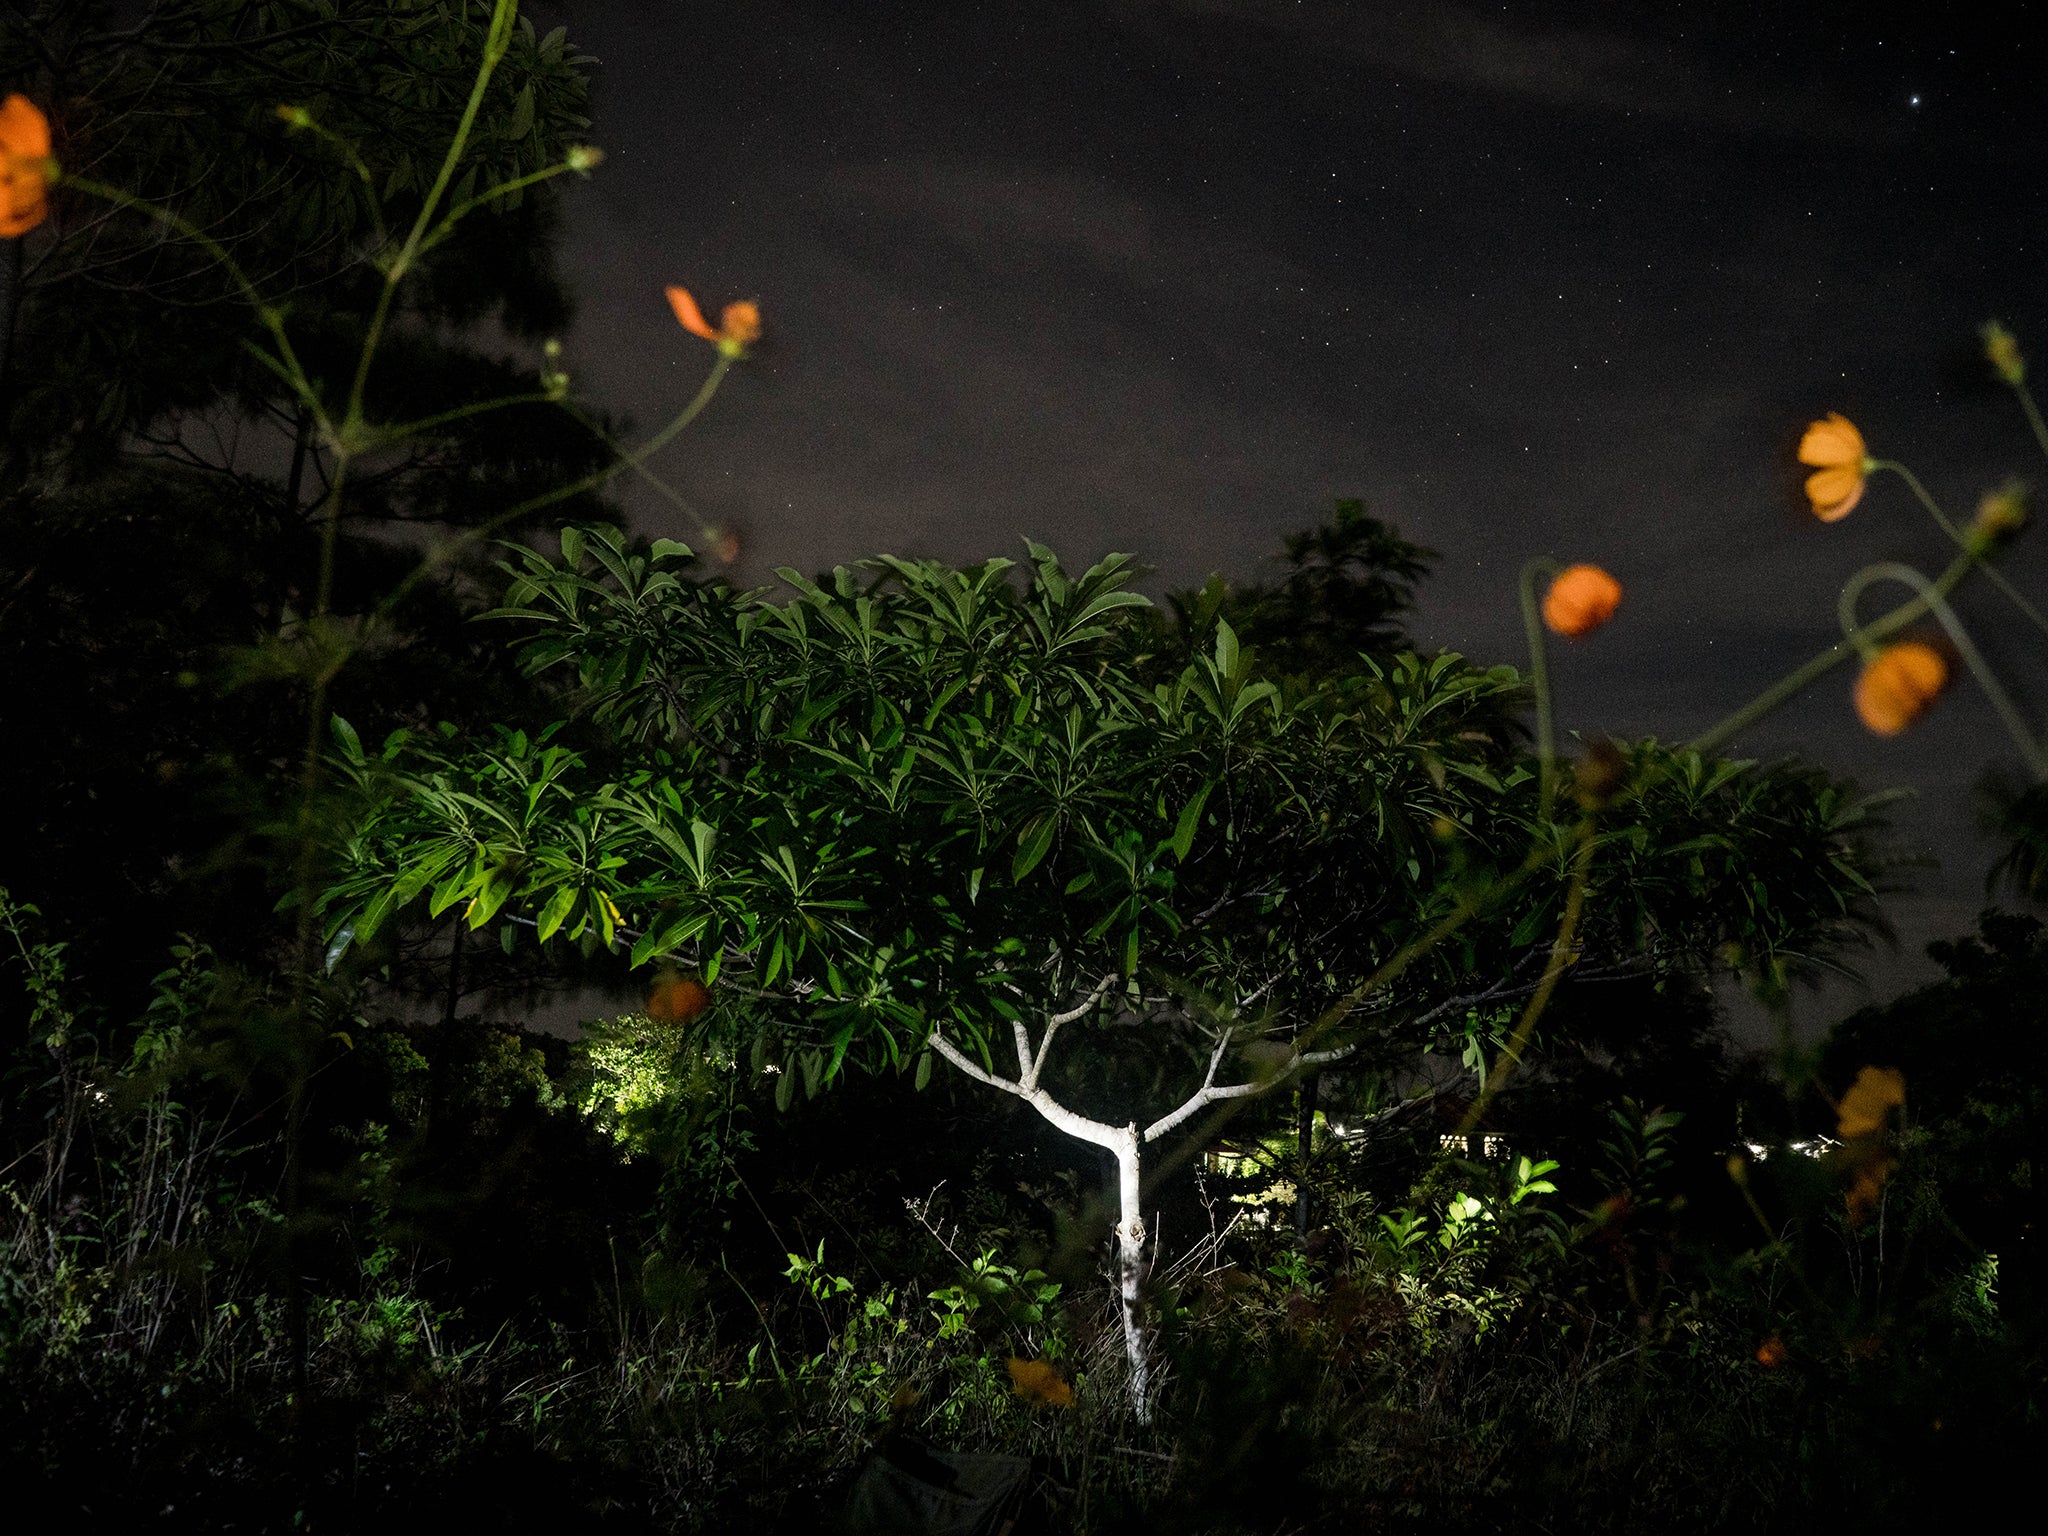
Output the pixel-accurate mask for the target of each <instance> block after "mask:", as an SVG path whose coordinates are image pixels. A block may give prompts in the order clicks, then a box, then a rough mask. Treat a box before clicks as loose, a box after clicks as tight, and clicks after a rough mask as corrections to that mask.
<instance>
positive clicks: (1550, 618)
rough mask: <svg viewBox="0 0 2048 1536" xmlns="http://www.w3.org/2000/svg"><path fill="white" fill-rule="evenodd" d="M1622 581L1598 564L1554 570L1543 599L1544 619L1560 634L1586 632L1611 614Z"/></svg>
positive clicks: (1615, 605)
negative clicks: (1552, 579)
mask: <svg viewBox="0 0 2048 1536" xmlns="http://www.w3.org/2000/svg"><path fill="white" fill-rule="evenodd" d="M1620 606H1621V583H1620V582H1618V581H1616V580H1615V579H1614V578H1613V577H1612V576H1610V575H1608V574H1607V573H1606V572H1605V571H1603V570H1601V569H1600V567H1599V566H1597V565H1570V566H1566V567H1565V568H1564V569H1563V570H1562V571H1559V572H1558V573H1557V579H1556V580H1555V581H1553V582H1551V584H1550V591H1549V592H1548V594H1546V595H1545V597H1544V599H1543V622H1544V623H1546V624H1548V625H1549V626H1550V627H1551V628H1552V629H1554V630H1556V631H1557V632H1558V633H1559V634H1560V635H1587V634H1591V633H1592V632H1593V631H1594V630H1596V629H1598V628H1599V627H1600V626H1601V625H1602V624H1605V623H1606V622H1607V621H1608V620H1609V619H1611V618H1613V617H1614V610H1615V609H1617V608H1619V607H1620Z"/></svg>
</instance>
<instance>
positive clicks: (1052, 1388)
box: [1010, 1355, 1074, 1408]
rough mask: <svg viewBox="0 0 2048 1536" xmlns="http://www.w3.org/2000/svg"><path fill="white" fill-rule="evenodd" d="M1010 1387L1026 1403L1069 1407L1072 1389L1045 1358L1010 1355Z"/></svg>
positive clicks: (1070, 1405)
mask: <svg viewBox="0 0 2048 1536" xmlns="http://www.w3.org/2000/svg"><path fill="white" fill-rule="evenodd" d="M1010 1387H1011V1390H1012V1391H1014V1392H1015V1393H1016V1394H1017V1395H1018V1396H1019V1397H1021V1398H1023V1399H1024V1401H1025V1402H1027V1403H1037V1404H1039V1405H1040V1406H1041V1407H1045V1408H1071V1407H1073V1406H1074V1389H1073V1388H1072V1387H1070V1386H1068V1385H1067V1384H1066V1383H1065V1382H1064V1381H1062V1380H1060V1373H1059V1372H1058V1371H1056V1370H1054V1369H1053V1368H1052V1364H1051V1362H1050V1361H1046V1360H1019V1359H1018V1358H1017V1357H1016V1356H1015V1355H1012V1356H1011V1357H1010Z"/></svg>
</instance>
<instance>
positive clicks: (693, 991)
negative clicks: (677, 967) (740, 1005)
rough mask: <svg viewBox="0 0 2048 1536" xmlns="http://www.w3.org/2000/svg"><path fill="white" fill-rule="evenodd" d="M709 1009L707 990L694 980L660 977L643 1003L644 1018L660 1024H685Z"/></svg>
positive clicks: (670, 976) (678, 977)
mask: <svg viewBox="0 0 2048 1536" xmlns="http://www.w3.org/2000/svg"><path fill="white" fill-rule="evenodd" d="M710 1006H711V989H710V988H709V987H707V986H705V985H704V983H703V982H701V981H699V980H698V979H697V978H696V977H694V976H675V975H669V976H664V977H662V978H661V980H659V981H657V982H656V983H655V984H654V992H653V994H652V995H651V996H649V997H648V999H647V1017H649V1018H650V1019H653V1020H654V1021H655V1022H656V1023H660V1024H687V1023H689V1022H690V1021H691V1020H692V1019H694V1018H696V1017H697V1016H698V1015H699V1014H701V1013H703V1012H704V1010H705V1009H706V1008H709V1007H710Z"/></svg>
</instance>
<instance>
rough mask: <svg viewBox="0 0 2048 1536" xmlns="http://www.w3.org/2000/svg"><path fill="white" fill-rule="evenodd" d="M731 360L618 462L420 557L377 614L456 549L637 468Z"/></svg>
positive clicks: (697, 409) (707, 398)
mask: <svg viewBox="0 0 2048 1536" xmlns="http://www.w3.org/2000/svg"><path fill="white" fill-rule="evenodd" d="M732 364H733V360H732V359H731V358H729V357H726V356H724V355H723V354H721V355H720V356H719V359H718V361H717V362H716V363H714V364H713V365H712V367H711V374H710V376H709V377H708V378H706V379H705V380H704V384H703V387H702V388H700V389H699V390H698V391H697V393H696V395H695V396H694V397H693V398H692V399H691V401H690V403H689V404H688V405H686V406H684V407H683V409H682V412H681V414H680V415H678V416H677V417H676V418H675V419H674V420H672V421H670V422H669V424H668V425H667V426H665V427H663V428H662V429H661V430H660V431H659V432H657V433H655V434H654V436H652V437H650V438H649V439H648V440H647V441H646V442H644V443H642V444H641V445H640V446H639V447H638V448H636V449H634V450H633V452H631V453H628V454H621V455H620V456H619V459H618V460H617V462H615V463H613V464H609V465H607V466H606V467H605V468H603V469H600V470H597V471H595V472H593V473H591V474H588V475H585V476H584V477H583V478H582V479H581V480H577V481H573V482H571V483H570V484H568V485H562V486H557V487H556V488H555V489H554V490H552V491H548V492H546V493H544V494H542V495H539V496H534V497H530V498H529V499H527V500H525V501H522V502H520V503H519V505H518V506H516V507H512V508H510V509H509V510H507V511H504V512H500V513H499V514H498V515H497V516H496V517H493V518H487V519H486V520H485V521H483V522H481V523H478V524H477V525H476V526H475V527H474V528H465V529H464V530H463V531H462V532H461V533H459V534H457V535H456V536H455V537H453V538H451V539H447V540H445V541H443V542H442V543H440V544H437V545H435V546H434V548H432V549H431V550H429V551H428V552H427V553H426V555H425V556H424V557H423V558H422V559H421V560H420V563H419V564H418V565H417V566H416V567H414V568H413V571H412V574H411V575H409V576H407V577H406V578H405V580H403V581H402V582H400V583H399V584H398V586H397V587H396V588H394V589H393V591H392V593H391V595H390V596H389V597H387V598H386V599H385V600H384V601H383V602H382V603H380V604H378V606H377V611H376V614H375V615H374V617H376V618H382V617H384V616H385V615H387V614H388V613H389V612H390V611H391V610H392V609H393V608H394V607H396V606H397V605H398V603H399V602H400V601H402V600H403V599H404V597H405V596H406V594H407V593H409V592H410V591H411V590H412V589H413V588H414V587H415V586H417V585H419V583H420V582H422V581H424V580H426V579H427V577H428V576H429V575H430V574H431V573H432V572H433V571H434V570H436V569H437V568H438V567H439V566H440V565H441V564H442V563H444V562H445V561H447V560H448V559H450V558H451V557H452V556H453V555H454V554H455V553H456V552H457V551H459V550H461V549H463V548H465V547H466V546H468V545H470V544H473V543H475V542H476V541H477V540H478V539H482V538H487V537H489V536H490V535H491V534H493V533H495V532H497V530H498V529H500V528H502V527H504V526H505V525H506V524H507V523H510V522H513V521H515V520H516V519H518V518H521V517H524V516H525V515H526V514H527V513H529V512H536V511H539V510H540V509H541V508H542V507H546V506H552V505H553V504H554V503H556V502H558V501H567V500H568V499H569V498H570V497H572V496H580V495H581V494H582V493H583V492H585V491H591V490H595V489H597V487H599V486H601V485H604V484H606V483H607V482H609V481H612V480H615V479H617V478H618V477H619V476H620V475H622V474H624V473H625V472H626V471H627V470H629V469H631V470H638V469H639V468H640V466H641V463H642V461H644V460H646V459H649V458H652V457H653V456H654V455H655V454H656V453H658V452H660V451H661V450H662V449H663V448H665V447H667V446H668V444H669V443H670V442H671V441H673V440H674V438H675V436H676V434H677V433H679V432H681V431H682V430H683V429H684V428H685V427H687V426H689V424H690V423H691V422H693V421H695V420H696V419H697V418H698V416H700V415H701V414H703V411H704V407H705V406H707V405H709V404H710V403H711V397H712V396H713V395H715V394H717V393H718V386H719V384H720V383H721V382H722V381H723V380H724V378H725V375H726V373H727V371H728V370H729V369H730V368H731V367H732Z"/></svg>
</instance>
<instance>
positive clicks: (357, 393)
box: [344, 0, 519, 428]
mask: <svg viewBox="0 0 2048 1536" xmlns="http://www.w3.org/2000/svg"><path fill="white" fill-rule="evenodd" d="M518 9H519V6H518V0H497V3H496V5H495V6H494V7H493V8H492V11H491V26H490V30H489V31H488V32H487V33H485V34H484V57H483V62H482V63H481V64H479V65H478V66H477V72H476V83H475V84H474V85H472V86H471V87H470V90H469V100H468V101H467V102H466V103H464V105H463V108H462V118H461V120H460V121H459V122H457V123H456V125H455V136H454V137H453V138H452V139H450V140H449V141H448V153H447V154H446V155H444V156H443V157H442V159H441V169H440V171H439V172H438V173H437V174H436V175H435V177H434V184H433V185H432V186H431V187H429V188H428V189H427V196H426V199H425V201H424V202H422V203H421V204H420V211H419V217H417V218H416V219H414V220H413V222H412V229H411V231H410V233H408V234H407V235H406V237H405V244H404V245H403V246H402V247H401V248H400V249H399V252H398V254H397V255H396V256H395V257H393V258H392V260H391V265H390V267H389V269H388V270H387V271H386V272H385V274H384V286H383V288H382V289H380V290H379V292H378V294H377V307H376V308H375V309H374V310H373V311H372V312H371V314H370V325H369V329H368V330H367V331H366V332H365V333H364V336H363V348H362V351H361V353H360V354H359V355H358V356H357V358H356V376H355V380H354V382H353V383H351V384H350V385H349V391H348V413H347V415H346V417H345V418H344V419H345V420H346V422H347V423H348V425H349V426H350V427H351V428H353V427H354V426H355V425H356V424H357V423H358V422H360V421H361V420H362V415H363V391H364V389H365V388H366V387H367V386H368V384H369V381H370V364H371V362H372V360H373V359H374V358H375V357H376V355H377V346H378V343H379V341H380V340H381V339H382V338H383V335H384V326H385V323H386V322H387V321H388V320H389V319H390V316H391V305H392V301H393V300H394V299H395V298H396V296H397V294H398V285H399V283H400V282H402V281H403V280H404V278H405V275H406V272H407V271H408V269H410V267H411V266H412V264H413V262H414V261H415V260H416V259H417V258H418V256H419V253H420V246H421V243H422V242H423V241H424V240H425V239H426V237H427V232H428V230H429V228H430V227H431V226H432V224H433V219H434V212H435V210H436V209H437V208H439V207H440V206H441V199H442V198H443V197H444V196H445V195H446V194H447V191H448V183H449V182H450V181H452V180H454V179H455V167H456V166H457V165H459V164H460V163H461V161H462V155H463V151H464V150H466V149H468V148H469V136H470V134H471V133H473V132H474V131H475V129H476V117H477V113H478V112H479V111H481V110H482V109H483V104H484V92H485V91H486V90H488V89H489V87H490V83H491V76H493V75H494V74H496V73H497V71H498V65H499V63H500V62H502V61H503V59H504V57H505V50H506V49H507V48H508V47H509V46H510V45H511V41H512V18H513V16H514V15H516V14H517V12H518Z"/></svg>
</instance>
